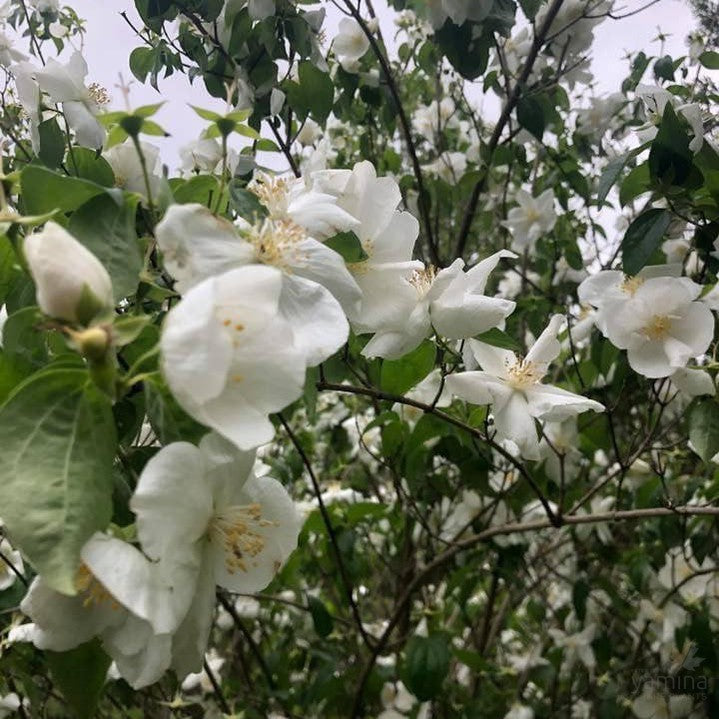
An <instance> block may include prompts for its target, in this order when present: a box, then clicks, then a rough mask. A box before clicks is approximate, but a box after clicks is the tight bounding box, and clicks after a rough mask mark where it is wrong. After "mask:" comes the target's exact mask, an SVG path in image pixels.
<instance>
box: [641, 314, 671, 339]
mask: <svg viewBox="0 0 719 719" xmlns="http://www.w3.org/2000/svg"><path fill="white" fill-rule="evenodd" d="M671 328H672V319H671V317H669V316H668V315H654V316H653V317H652V319H651V320H650V321H649V324H648V325H647V326H646V327H645V328H644V330H643V331H644V334H645V335H646V336H647V337H648V338H649V339H650V340H663V339H665V338H666V337H667V336H668V335H669V330H670V329H671Z"/></svg>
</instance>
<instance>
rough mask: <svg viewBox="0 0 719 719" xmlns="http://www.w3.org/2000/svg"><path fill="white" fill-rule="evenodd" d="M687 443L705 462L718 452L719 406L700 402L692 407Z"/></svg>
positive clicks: (710, 400)
mask: <svg viewBox="0 0 719 719" xmlns="http://www.w3.org/2000/svg"><path fill="white" fill-rule="evenodd" d="M689 441H690V442H691V443H692V446H693V447H694V450H695V451H696V453H697V454H698V455H699V456H700V457H701V458H702V459H703V460H704V461H705V462H708V461H709V460H710V459H711V458H712V457H713V456H714V455H715V454H716V453H717V452H719V404H717V402H716V401H715V400H713V399H704V400H700V401H698V402H697V403H696V404H695V405H694V406H693V407H692V409H691V411H690V412H689Z"/></svg>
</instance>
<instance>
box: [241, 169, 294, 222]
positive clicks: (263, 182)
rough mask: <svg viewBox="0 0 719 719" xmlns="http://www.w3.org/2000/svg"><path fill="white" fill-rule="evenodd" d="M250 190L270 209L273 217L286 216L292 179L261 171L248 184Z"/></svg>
mask: <svg viewBox="0 0 719 719" xmlns="http://www.w3.org/2000/svg"><path fill="white" fill-rule="evenodd" d="M248 189H249V190H250V192H252V193H254V194H255V195H256V196H257V199H259V201H260V202H261V203H262V204H263V205H264V206H265V207H266V208H267V209H268V211H269V213H270V216H272V217H275V218H277V217H280V218H282V217H286V215H287V209H288V205H289V196H290V179H289V178H287V177H273V176H272V175H268V174H267V173H265V172H262V173H259V174H258V175H257V177H255V179H254V180H253V181H252V182H251V183H250V185H249V186H248Z"/></svg>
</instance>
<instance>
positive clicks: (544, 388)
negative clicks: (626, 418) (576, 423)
mask: <svg viewBox="0 0 719 719" xmlns="http://www.w3.org/2000/svg"><path fill="white" fill-rule="evenodd" d="M525 395H526V398H527V405H528V407H529V411H530V413H531V414H532V416H534V417H536V418H537V419H545V420H550V421H552V422H562V421H563V420H565V419H568V418H569V417H574V416H575V415H577V414H580V413H582V412H586V411H588V410H593V411H595V412H603V411H604V405H602V404H600V403H599V402H595V401H594V400H593V399H588V398H587V397H582V396H581V395H579V394H574V393H573V392H568V391H567V390H565V389H561V388H560V387H554V386H552V385H547V384H536V385H533V386H532V387H530V388H529V389H527V390H526V392H525Z"/></svg>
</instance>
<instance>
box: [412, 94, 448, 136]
mask: <svg viewBox="0 0 719 719" xmlns="http://www.w3.org/2000/svg"><path fill="white" fill-rule="evenodd" d="M456 111H457V108H456V106H455V104H454V100H452V98H451V97H443V98H442V99H441V100H440V101H439V102H437V100H432V102H431V103H430V104H429V105H425V106H422V107H419V108H417V110H416V111H415V113H414V115H413V116H412V126H413V128H414V130H415V132H416V133H417V134H418V135H419V136H420V137H422V138H425V139H428V140H431V139H432V138H433V137H434V136H435V135H436V133H437V132H439V131H440V130H444V129H445V127H446V128H449V127H456V126H457V119H456V118H455V117H454V115H455V113H456Z"/></svg>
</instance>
